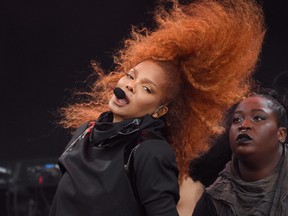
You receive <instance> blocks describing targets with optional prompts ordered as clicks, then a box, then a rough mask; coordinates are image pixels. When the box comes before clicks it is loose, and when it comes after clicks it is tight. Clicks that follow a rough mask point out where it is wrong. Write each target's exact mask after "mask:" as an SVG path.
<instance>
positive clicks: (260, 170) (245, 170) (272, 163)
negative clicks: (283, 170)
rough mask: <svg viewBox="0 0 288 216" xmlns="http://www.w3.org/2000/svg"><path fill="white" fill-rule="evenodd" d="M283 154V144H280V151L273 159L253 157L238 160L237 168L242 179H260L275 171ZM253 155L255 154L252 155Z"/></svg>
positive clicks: (249, 180) (250, 180)
mask: <svg viewBox="0 0 288 216" xmlns="http://www.w3.org/2000/svg"><path fill="white" fill-rule="evenodd" d="M282 154H283V146H282V145H280V147H279V151H278V152H277V154H275V156H274V157H271V159H270V160H269V159H267V158H265V159H263V160H262V161H261V160H257V159H255V158H254V159H251V160H247V161H245V160H238V163H237V166H238V167H237V170H238V174H239V176H240V177H241V179H242V180H244V181H247V182H254V181H259V180H261V179H263V178H265V177H267V176H269V175H270V174H272V173H273V171H274V170H275V168H276V167H277V166H278V164H279V162H280V160H281V156H282ZM252 157H253V156H252Z"/></svg>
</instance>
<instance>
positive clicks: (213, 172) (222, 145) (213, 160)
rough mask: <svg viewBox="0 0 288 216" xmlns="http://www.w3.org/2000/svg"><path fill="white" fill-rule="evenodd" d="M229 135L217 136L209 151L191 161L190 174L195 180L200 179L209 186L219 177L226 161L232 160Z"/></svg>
mask: <svg viewBox="0 0 288 216" xmlns="http://www.w3.org/2000/svg"><path fill="white" fill-rule="evenodd" d="M228 135H229V134H228V133H225V134H222V135H221V136H219V137H216V138H215V139H214V142H213V143H212V145H211V147H210V149H209V151H208V152H206V153H204V154H203V155H201V156H199V157H198V158H195V159H194V160H192V161H191V163H190V170H189V176H190V177H191V178H192V179H193V180H194V181H200V182H201V183H202V184H203V185H204V186H205V187H208V186H210V185H211V184H212V183H213V182H214V181H215V180H216V179H217V177H218V174H219V173H220V172H221V171H222V170H223V169H224V168H225V165H226V163H227V162H229V161H230V160H231V156H232V151H231V148H230V143H229V136H228Z"/></svg>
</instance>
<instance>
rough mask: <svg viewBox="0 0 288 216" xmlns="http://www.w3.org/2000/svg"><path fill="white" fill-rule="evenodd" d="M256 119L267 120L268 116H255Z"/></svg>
mask: <svg viewBox="0 0 288 216" xmlns="http://www.w3.org/2000/svg"><path fill="white" fill-rule="evenodd" d="M253 119H254V121H256V122H257V121H263V120H265V119H266V118H265V117H263V116H255V117H254V118H253Z"/></svg>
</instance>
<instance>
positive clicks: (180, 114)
mask: <svg viewBox="0 0 288 216" xmlns="http://www.w3.org/2000/svg"><path fill="white" fill-rule="evenodd" d="M170 3H171V5H168V6H170V7H169V8H170V9H167V5H162V6H159V8H158V9H157V10H156V12H155V21H156V27H155V28H154V29H153V30H151V31H150V30H148V29H136V28H133V29H132V32H131V37H130V38H128V39H126V40H125V41H124V47H123V48H122V49H120V50H119V52H118V54H117V55H115V70H113V71H112V72H110V73H109V74H108V75H105V73H104V72H103V71H101V70H100V68H99V67H98V66H97V64H96V63H93V66H94V69H95V71H96V74H97V75H98V77H97V79H96V81H95V83H93V85H92V88H91V90H89V91H86V92H77V95H82V96H84V99H83V101H81V102H79V101H78V102H77V103H75V104H70V105H68V106H67V107H65V108H62V109H61V113H62V115H63V119H62V121H61V124H62V125H63V126H64V127H66V128H72V129H73V128H75V129H76V128H78V129H77V131H76V132H75V134H74V137H73V138H72V139H71V142H70V143H69V144H68V146H67V148H66V150H65V151H64V153H63V154H62V156H61V157H60V158H59V164H60V167H61V171H62V173H63V175H62V178H61V180H60V182H59V185H58V188H57V191H56V194H55V198H54V201H53V204H52V207H51V211H50V216H53V215H61V216H65V215H69V216H71V215H72V216H73V215H85V216H90V215H105V216H106V215H125V216H129V215H133V216H135V215H165V216H169V215H178V212H177V210H176V204H177V202H178V200H179V194H178V192H179V191H178V182H180V183H181V182H182V181H183V179H184V178H185V177H186V176H187V175H188V169H189V161H190V160H191V159H192V158H194V157H195V156H196V155H197V154H198V153H199V152H202V151H205V150H206V149H207V148H208V143H209V140H210V138H211V137H212V136H214V135H216V134H217V133H219V132H220V131H221V127H220V125H219V122H220V120H221V118H222V112H223V111H224V110H226V109H227V108H228V107H230V106H231V105H232V104H233V103H235V102H236V101H238V100H239V99H240V98H241V97H242V96H243V95H244V94H245V93H246V92H247V91H248V90H249V80H250V75H251V73H252V71H253V69H254V67H255V65H256V62H257V59H258V55H259V53H260V50H261V44H262V41H263V37H264V32H265V29H264V24H263V15H262V10H261V8H260V7H259V6H258V5H257V4H256V3H254V2H253V1H251V0H224V1H221V2H220V1H219V2H218V1H215V0H200V1H196V2H193V3H189V4H180V3H178V2H177V1H176V0H175V1H170ZM85 122H86V123H85ZM84 123H85V124H84ZM80 125H82V126H80ZM79 126H80V127H79ZM176 165H177V166H176ZM178 170H179V178H177V177H178Z"/></svg>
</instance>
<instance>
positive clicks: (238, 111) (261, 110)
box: [233, 109, 267, 114]
mask: <svg viewBox="0 0 288 216" xmlns="http://www.w3.org/2000/svg"><path fill="white" fill-rule="evenodd" d="M251 111H252V112H253V113H254V112H265V113H267V112H266V111H265V110H263V109H252V110H251ZM238 113H243V111H242V110H236V111H235V112H234V113H233V114H238Z"/></svg>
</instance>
